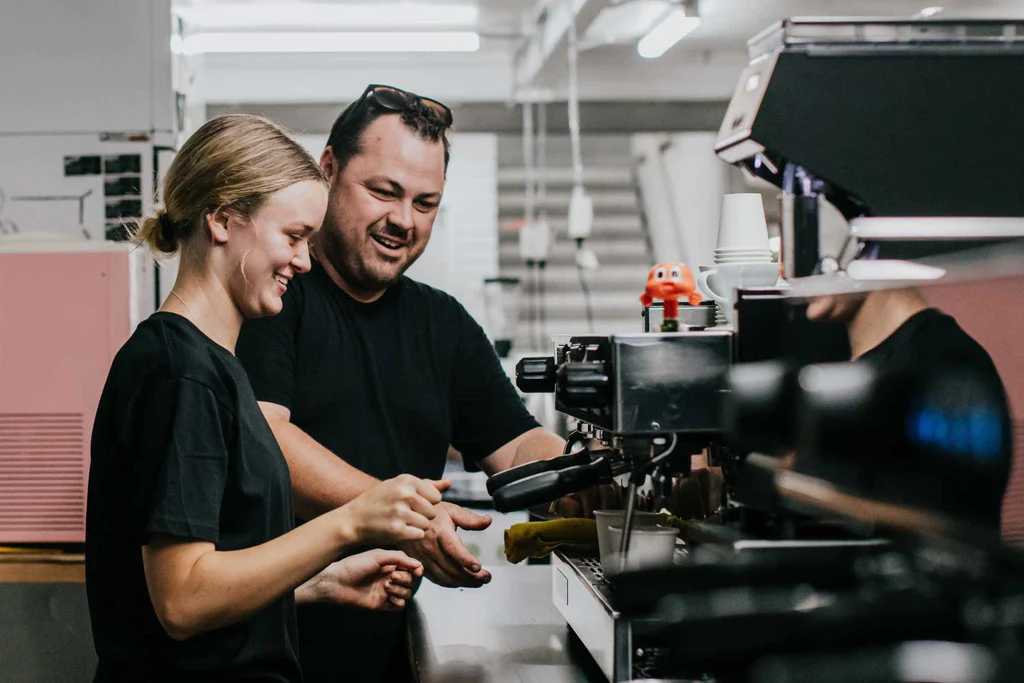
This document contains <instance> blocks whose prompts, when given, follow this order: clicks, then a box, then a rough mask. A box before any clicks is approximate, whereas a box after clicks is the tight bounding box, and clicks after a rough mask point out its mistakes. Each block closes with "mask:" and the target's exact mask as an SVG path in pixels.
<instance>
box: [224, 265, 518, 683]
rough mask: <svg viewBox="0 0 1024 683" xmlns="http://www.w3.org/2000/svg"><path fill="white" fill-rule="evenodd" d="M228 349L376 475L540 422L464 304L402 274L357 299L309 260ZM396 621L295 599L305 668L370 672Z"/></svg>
mask: <svg viewBox="0 0 1024 683" xmlns="http://www.w3.org/2000/svg"><path fill="white" fill-rule="evenodd" d="M237 352H238V357H239V360H241V361H242V364H243V365H244V366H245V368H246V370H247V371H248V372H249V378H250V379H251V380H252V385H253V389H254V390H255V392H256V397H257V398H258V399H259V400H261V401H268V402H271V403H276V404H279V405H282V406H285V407H287V408H289V409H290V410H291V422H292V423H293V424H295V425H296V426H298V427H299V428H301V429H302V430H303V431H305V432H306V433H307V434H309V435H310V436H312V437H313V438H314V439H316V441H317V442H319V443H320V444H321V445H323V446H324V447H326V448H327V449H328V450H330V451H332V452H333V453H335V454H336V455H338V456H339V457H341V458H343V459H344V460H345V461H346V462H348V463H349V464H351V465H353V466H354V467H356V468H358V469H360V470H362V471H363V472H366V473H367V474H370V475H372V476H374V477H377V478H379V479H387V478H390V477H394V476H397V475H399V474H401V473H404V472H408V473H411V474H414V475H416V476H419V477H426V478H432V479H436V478H438V477H440V476H441V473H442V472H443V470H444V464H445V459H446V454H447V450H448V446H449V445H452V446H454V447H455V448H456V449H457V450H459V451H460V452H461V453H462V455H463V457H464V458H465V459H466V460H468V461H476V460H479V459H480V458H483V457H486V456H487V455H489V454H491V453H493V452H494V451H495V450H497V449H498V448H499V447H501V446H502V445H504V444H506V443H508V442H509V441H511V440H512V439H514V438H515V437H517V436H519V435H520V434H522V433H524V432H526V431H528V430H530V429H532V428H534V427H536V426H538V425H537V422H536V420H534V419H533V417H532V416H531V415H530V414H529V412H527V411H526V409H525V407H524V406H523V403H522V401H521V400H520V398H519V395H518V394H517V393H516V391H515V389H514V388H513V387H512V385H511V383H510V382H509V380H508V378H507V376H506V375H505V373H504V372H503V370H502V368H501V365H500V363H499V362H498V359H497V356H496V355H495V353H494V349H493V347H492V346H491V344H490V343H489V342H488V340H487V337H486V335H485V334H484V332H483V330H482V329H481V328H480V326H479V325H478V324H477V323H476V321H474V320H473V318H472V317H471V316H470V315H469V313H467V312H466V310H465V309H464V308H463V307H462V305H461V304H459V303H458V302H457V301H456V300H455V299H454V298H452V297H451V296H449V295H448V294H445V293H444V292H441V291H439V290H437V289H434V288H432V287H428V286H427V285H424V284H421V283H419V282H416V281H414V280H411V279H409V278H407V277H403V278H401V279H400V280H399V281H398V282H397V283H396V284H394V285H392V286H391V287H389V288H388V290H387V291H386V292H385V293H384V294H383V295H382V296H381V298H380V299H378V300H377V301H375V302H372V303H369V304H366V303H361V302H358V301H356V300H355V299H352V298H351V297H350V296H348V295H347V294H346V293H345V292H344V291H343V290H342V289H341V288H340V287H338V286H337V285H336V284H335V283H334V281H333V280H331V278H330V276H329V275H328V274H327V272H326V271H325V270H324V268H323V266H321V265H320V264H319V263H318V262H317V261H315V260H314V261H313V264H312V270H311V272H309V273H306V274H304V275H300V276H298V277H296V278H295V279H294V280H293V281H292V283H291V284H290V285H289V287H288V292H287V294H285V296H284V309H283V311H282V312H281V313H280V314H279V315H276V316H274V317H272V318H261V319H254V320H250V321H247V322H246V323H245V325H243V327H242V334H241V336H240V338H239V340H238V348H237ZM401 619H402V615H401V614H397V615H396V614H385V613H367V612H355V611H351V610H346V609H344V608H340V607H333V606H322V605H314V606H309V607H305V606H304V607H300V609H299V631H300V636H301V638H302V648H301V654H302V666H303V671H304V672H305V674H306V677H307V678H308V679H309V680H310V681H317V682H319V681H321V680H332V678H331V677H332V676H333V677H334V678H335V679H337V680H345V681H346V682H348V681H353V682H359V681H369V680H379V676H380V675H381V673H380V669H382V668H383V667H384V666H385V665H386V662H384V661H382V660H383V659H384V658H387V657H390V655H391V651H390V648H391V647H392V646H393V645H394V643H395V639H394V636H396V635H397V632H398V630H399V629H400V628H401V625H402V620H401ZM330 672H333V673H330Z"/></svg>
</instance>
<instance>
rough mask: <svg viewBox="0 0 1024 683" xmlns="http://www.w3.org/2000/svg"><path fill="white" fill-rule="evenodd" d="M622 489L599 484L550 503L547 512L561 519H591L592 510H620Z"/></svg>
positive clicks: (613, 485)
mask: <svg viewBox="0 0 1024 683" xmlns="http://www.w3.org/2000/svg"><path fill="white" fill-rule="evenodd" d="M622 501H623V496H622V488H621V487H620V486H618V485H616V484H601V485H600V486H594V487H593V488H589V489H586V490H585V491H580V492H578V493H570V494H569V495H567V496H563V497H561V498H559V499H558V500H556V501H552V503H551V507H550V508H549V512H550V513H551V514H555V515H561V516H562V517H586V518H587V519H593V517H594V510H621V509H622Z"/></svg>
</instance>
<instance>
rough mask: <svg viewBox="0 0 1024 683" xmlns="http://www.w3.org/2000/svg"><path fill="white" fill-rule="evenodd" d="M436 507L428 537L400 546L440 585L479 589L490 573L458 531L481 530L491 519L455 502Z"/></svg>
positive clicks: (488, 524)
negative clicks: (419, 562) (474, 555)
mask: <svg viewBox="0 0 1024 683" xmlns="http://www.w3.org/2000/svg"><path fill="white" fill-rule="evenodd" d="M435 510H436V511H437V516H436V517H434V519H432V520H430V528H428V529H427V533H426V536H424V537H423V538H421V539H419V540H416V541H404V542H402V543H400V544H399V547H400V548H401V549H402V550H404V551H405V552H406V553H408V554H409V555H411V556H413V557H415V558H416V559H418V560H420V561H422V562H423V571H424V574H425V576H426V577H427V578H428V579H430V580H431V581H433V582H434V583H436V584H437V585H439V586H445V587H447V588H458V587H465V588H479V587H480V586H482V585H484V584H485V583H488V582H489V581H490V580H491V573H490V572H489V571H487V570H486V569H484V568H482V567H481V566H480V560H478V559H477V558H475V557H473V554H472V553H470V552H469V550H467V549H466V546H465V544H463V542H462V539H460V538H459V536H458V534H456V533H455V530H456V529H457V528H461V529H468V530H470V531H480V530H481V529H486V528H487V527H488V526H490V524H491V518H490V517H487V516H484V515H478V514H476V513H475V512H471V511H469V510H467V509H465V508H462V507H459V506H458V505H453V504H452V503H441V504H440V505H437V506H435Z"/></svg>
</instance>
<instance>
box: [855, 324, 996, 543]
mask: <svg viewBox="0 0 1024 683" xmlns="http://www.w3.org/2000/svg"><path fill="white" fill-rule="evenodd" d="M858 362H862V363H870V364H871V365H872V366H873V367H875V368H876V369H877V370H879V371H880V372H881V373H883V374H884V373H907V374H908V375H909V376H911V377H913V378H915V379H914V383H915V385H916V387H917V388H918V389H921V388H922V387H923V386H926V385H928V384H929V382H932V381H933V380H936V378H939V377H940V373H946V374H949V375H952V374H954V373H960V374H964V373H966V374H969V376H970V380H971V382H973V383H975V384H976V385H978V384H980V386H981V390H982V393H981V394H977V393H976V390H977V388H976V387H975V388H972V387H970V386H967V387H964V386H963V385H958V384H957V383H956V382H950V383H948V384H945V385H943V387H941V389H940V391H941V392H942V393H943V394H944V395H941V396H935V395H934V394H935V392H934V391H933V392H932V394H933V395H932V398H933V399H937V400H939V401H941V402H947V403H948V402H953V403H956V402H959V403H961V404H964V403H965V402H969V401H971V400H972V397H971V396H967V395H962V396H958V395H953V394H957V393H960V391H961V389H963V390H966V391H968V392H971V393H972V396H973V399H977V400H983V401H985V402H987V403H991V404H992V407H993V409H994V412H995V413H997V414H998V420H999V422H1000V423H1001V424H1000V426H999V431H1000V433H1001V435H1002V439H1001V446H1000V447H999V448H998V453H996V454H994V457H991V458H989V459H988V460H986V461H985V462H984V467H980V466H979V463H978V462H977V461H966V466H965V467H963V468H962V469H960V468H959V467H958V466H956V464H955V463H949V465H950V468H949V469H947V470H946V471H945V476H940V473H938V472H929V471H923V472H919V473H917V475H916V477H915V481H914V482H913V483H914V486H913V487H912V488H911V487H908V488H907V489H905V490H904V491H901V492H900V495H901V496H907V495H917V496H920V497H921V499H922V500H923V501H924V500H928V501H931V502H934V501H936V500H942V501H943V505H942V507H943V510H944V511H945V512H951V513H953V514H956V515H963V516H970V517H974V518H976V519H978V520H979V521H981V522H983V523H986V524H989V525H995V526H998V524H999V518H1000V509H1001V505H1002V497H1003V492H1004V490H1005V488H1006V482H1007V480H1008V478H1009V469H1010V459H1011V453H1012V442H1011V438H1012V430H1011V428H1010V424H1011V418H1010V410H1009V403H1008V400H1007V398H1006V392H1005V389H1004V387H1003V384H1002V381H1001V380H1000V377H999V373H998V371H997V370H996V367H995V364H994V363H993V362H992V359H991V357H990V356H989V355H988V353H987V352H986V351H985V349H984V348H983V347H982V346H981V345H980V344H979V343H978V342H977V341H975V340H974V339H973V338H971V336H970V335H968V334H967V333H966V332H964V330H963V329H962V328H961V327H960V325H959V324H957V322H956V320H955V319H953V318H952V317H950V316H948V315H946V314H944V313H942V312H941V311H939V310H937V309H934V308H928V309H925V310H923V311H920V312H919V313H916V314H915V315H913V316H911V317H910V318H909V319H908V320H907V321H906V322H905V323H903V325H901V326H900V327H899V328H898V329H897V330H896V331H895V332H893V333H892V334H891V335H890V336H889V337H887V338H886V339H885V340H884V341H882V343H880V344H879V345H878V346H876V347H874V348H872V349H870V350H868V351H867V352H866V353H864V354H863V355H861V357H860V358H859V359H858ZM933 388H934V387H933ZM908 429H910V428H909V427H908ZM957 472H962V475H963V476H961V477H957V476H953V475H954V473H957ZM890 483H891V485H892V486H899V485H900V484H902V483H905V482H899V481H894V482H890Z"/></svg>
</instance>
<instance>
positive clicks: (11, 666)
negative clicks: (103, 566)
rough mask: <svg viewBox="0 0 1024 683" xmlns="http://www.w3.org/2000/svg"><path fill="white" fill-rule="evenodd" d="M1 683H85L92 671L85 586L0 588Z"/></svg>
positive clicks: (93, 655) (93, 658) (93, 662)
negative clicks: (0, 616) (55, 682)
mask: <svg viewBox="0 0 1024 683" xmlns="http://www.w3.org/2000/svg"><path fill="white" fill-rule="evenodd" d="M0 615H2V618H0V680H3V681H4V683H42V682H44V681H45V682H47V683H48V682H49V681H60V683H79V682H81V683H88V681H91V680H92V677H93V674H94V673H95V671H96V653H95V651H94V650H93V645H92V629H91V628H90V625H89V606H88V604H87V602H86V597H85V584H73V583H38V584H35V583H5V584H0Z"/></svg>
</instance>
